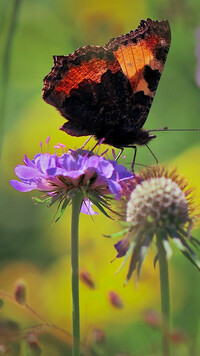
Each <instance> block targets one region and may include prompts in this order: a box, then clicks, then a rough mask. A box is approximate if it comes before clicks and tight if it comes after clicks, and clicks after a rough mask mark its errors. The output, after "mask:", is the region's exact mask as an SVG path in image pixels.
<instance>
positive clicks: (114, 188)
mask: <svg viewBox="0 0 200 356" xmlns="http://www.w3.org/2000/svg"><path fill="white" fill-rule="evenodd" d="M108 186H109V189H110V192H111V193H112V194H113V195H114V196H115V198H116V199H119V198H120V196H121V194H120V193H121V189H122V188H121V185H120V184H119V183H117V182H115V181H114V180H108Z"/></svg>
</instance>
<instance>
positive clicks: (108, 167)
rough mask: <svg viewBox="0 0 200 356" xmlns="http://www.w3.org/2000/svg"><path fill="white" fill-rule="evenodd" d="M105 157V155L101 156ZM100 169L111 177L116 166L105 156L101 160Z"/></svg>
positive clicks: (107, 176) (106, 175)
mask: <svg viewBox="0 0 200 356" xmlns="http://www.w3.org/2000/svg"><path fill="white" fill-rule="evenodd" d="M101 158H103V157H101ZM98 170H99V171H100V172H101V173H102V174H103V175H104V177H106V178H110V177H111V176H112V174H113V171H114V167H113V165H112V163H111V162H109V161H106V160H105V159H104V158H103V159H102V160H100V162H99V166H98Z"/></svg>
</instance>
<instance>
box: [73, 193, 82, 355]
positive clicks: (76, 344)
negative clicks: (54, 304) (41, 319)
mask: <svg viewBox="0 0 200 356" xmlns="http://www.w3.org/2000/svg"><path fill="white" fill-rule="evenodd" d="M82 201H83V198H82V195H81V194H80V193H79V192H77V193H76V195H75V196H74V197H73V199H72V220H71V269H72V328H73V332H72V335H73V345H72V355H73V356H80V318H79V254H78V252H79V249H78V228H79V214H80V209H81V205H82Z"/></svg>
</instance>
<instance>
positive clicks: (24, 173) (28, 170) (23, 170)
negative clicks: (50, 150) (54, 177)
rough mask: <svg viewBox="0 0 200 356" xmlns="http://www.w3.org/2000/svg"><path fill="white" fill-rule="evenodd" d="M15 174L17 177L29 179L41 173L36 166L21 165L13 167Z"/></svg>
mask: <svg viewBox="0 0 200 356" xmlns="http://www.w3.org/2000/svg"><path fill="white" fill-rule="evenodd" d="M15 174H16V176H17V177H19V178H20V179H22V180H24V179H27V180H30V179H34V178H38V177H40V176H41V175H42V173H40V172H39V171H38V169H37V168H32V167H28V166H21V165H19V166H17V167H15Z"/></svg>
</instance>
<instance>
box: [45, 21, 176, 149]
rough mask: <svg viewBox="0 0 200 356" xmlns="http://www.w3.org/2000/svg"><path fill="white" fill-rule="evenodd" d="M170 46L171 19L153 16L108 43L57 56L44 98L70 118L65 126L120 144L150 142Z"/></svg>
mask: <svg viewBox="0 0 200 356" xmlns="http://www.w3.org/2000/svg"><path fill="white" fill-rule="evenodd" d="M169 46H170V28H169V24H168V22H167V21H161V22H158V21H153V20H150V19H147V20H146V21H141V23H140V26H139V27H138V28H137V29H136V30H135V31H131V32H129V33H128V34H126V35H122V36H119V37H117V38H114V39H112V40H110V41H109V42H108V43H107V44H106V45H105V46H104V47H100V46H85V47H82V48H79V49H78V50H76V51H75V52H74V53H72V54H70V55H68V56H54V67H53V68H52V70H51V72H50V73H49V74H48V75H47V76H46V77H45V78H44V87H43V98H44V100H45V101H46V102H47V103H49V104H51V105H53V106H55V107H56V108H57V109H58V110H59V112H60V113H61V115H62V116H64V118H66V119H67V122H66V123H65V124H64V125H63V126H62V127H61V130H63V131H65V132H67V133H68V134H70V135H72V136H86V135H94V137H95V138H96V139H97V140H101V139H104V143H107V144H110V145H112V146H114V147H118V148H123V147H127V146H133V145H135V144H136V145H143V144H147V143H148V142H149V141H150V140H151V139H152V138H153V137H155V136H153V135H150V133H149V132H148V131H145V130H143V129H142V127H143V125H144V123H145V121H146V119H147V116H148V113H149V110H150V107H151V104H152V101H153V98H154V95H155V92H156V89H157V86H158V82H159V79H160V76H161V73H162V70H163V68H164V63H165V60H166V57H167V53H168V50H169Z"/></svg>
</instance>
